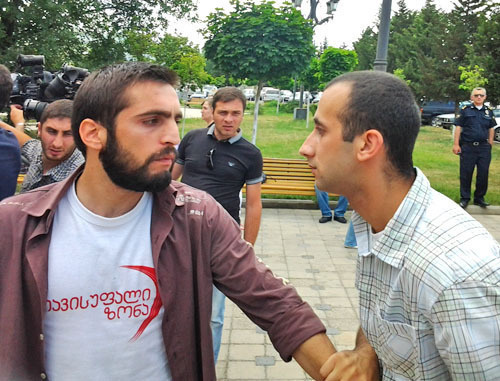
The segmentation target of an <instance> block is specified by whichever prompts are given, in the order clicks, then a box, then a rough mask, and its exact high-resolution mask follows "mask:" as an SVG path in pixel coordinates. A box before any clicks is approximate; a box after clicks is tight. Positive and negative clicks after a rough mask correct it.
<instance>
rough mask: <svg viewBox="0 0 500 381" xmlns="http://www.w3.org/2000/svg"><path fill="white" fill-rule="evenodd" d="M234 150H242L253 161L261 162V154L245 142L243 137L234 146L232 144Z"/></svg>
mask: <svg viewBox="0 0 500 381" xmlns="http://www.w3.org/2000/svg"><path fill="white" fill-rule="evenodd" d="M234 147H235V149H238V150H243V151H244V152H245V153H246V154H247V155H249V156H250V157H252V160H253V159H260V160H261V161H262V152H261V151H260V149H259V148H258V147H257V146H256V145H255V144H252V143H250V142H249V141H248V140H246V139H245V138H244V137H241V139H239V140H238V141H237V142H236V144H234Z"/></svg>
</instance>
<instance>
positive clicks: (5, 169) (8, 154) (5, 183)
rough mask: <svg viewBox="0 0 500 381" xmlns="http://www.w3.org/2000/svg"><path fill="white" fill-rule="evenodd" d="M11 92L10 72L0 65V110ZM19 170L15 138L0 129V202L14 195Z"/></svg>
mask: <svg viewBox="0 0 500 381" xmlns="http://www.w3.org/2000/svg"><path fill="white" fill-rule="evenodd" d="M11 90H12V79H11V77H10V72H9V70H8V69H7V68H6V67H5V66H4V65H0V110H1V109H3V108H4V107H5V105H6V104H7V102H8V101H9V96H10V92H11ZM0 123H3V122H1V121H0ZM20 168H21V153H20V150H19V145H18V144H17V141H16V137H15V136H14V134H13V133H12V132H10V131H7V130H4V129H2V128H0V200H2V199H4V198H5V197H8V196H12V195H13V194H14V193H15V191H16V185H17V176H18V175H19V170H20Z"/></svg>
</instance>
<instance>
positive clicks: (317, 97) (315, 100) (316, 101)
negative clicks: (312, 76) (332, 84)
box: [311, 91, 323, 103]
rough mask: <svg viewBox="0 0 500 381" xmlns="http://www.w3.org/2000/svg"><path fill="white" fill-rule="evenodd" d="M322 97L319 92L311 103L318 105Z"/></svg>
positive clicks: (321, 93)
mask: <svg viewBox="0 0 500 381" xmlns="http://www.w3.org/2000/svg"><path fill="white" fill-rule="evenodd" d="M322 96H323V92H322V91H320V92H319V93H318V94H316V96H315V97H314V99H313V100H312V102H311V103H318V102H319V100H320V99H321V97H322Z"/></svg>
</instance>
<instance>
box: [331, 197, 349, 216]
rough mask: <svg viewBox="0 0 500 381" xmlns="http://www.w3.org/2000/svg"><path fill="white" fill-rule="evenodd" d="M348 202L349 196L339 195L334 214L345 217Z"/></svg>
mask: <svg viewBox="0 0 500 381" xmlns="http://www.w3.org/2000/svg"><path fill="white" fill-rule="evenodd" d="M347 204H349V201H348V200H347V198H345V197H344V196H339V201H338V202H337V207H336V208H335V209H334V210H333V215H334V216H335V217H344V214H345V211H346V210H347ZM330 215H331V214H330Z"/></svg>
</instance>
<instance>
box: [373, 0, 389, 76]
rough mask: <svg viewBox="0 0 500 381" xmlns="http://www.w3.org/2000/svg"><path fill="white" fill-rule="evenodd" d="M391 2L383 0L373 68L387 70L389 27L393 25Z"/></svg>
mask: <svg viewBox="0 0 500 381" xmlns="http://www.w3.org/2000/svg"><path fill="white" fill-rule="evenodd" d="M391 3H392V0H383V2H382V17H381V20H380V26H379V28H378V41H377V57H376V58H375V62H374V63H373V69H374V70H378V71H387V50H388V47H389V27H390V25H391Z"/></svg>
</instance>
